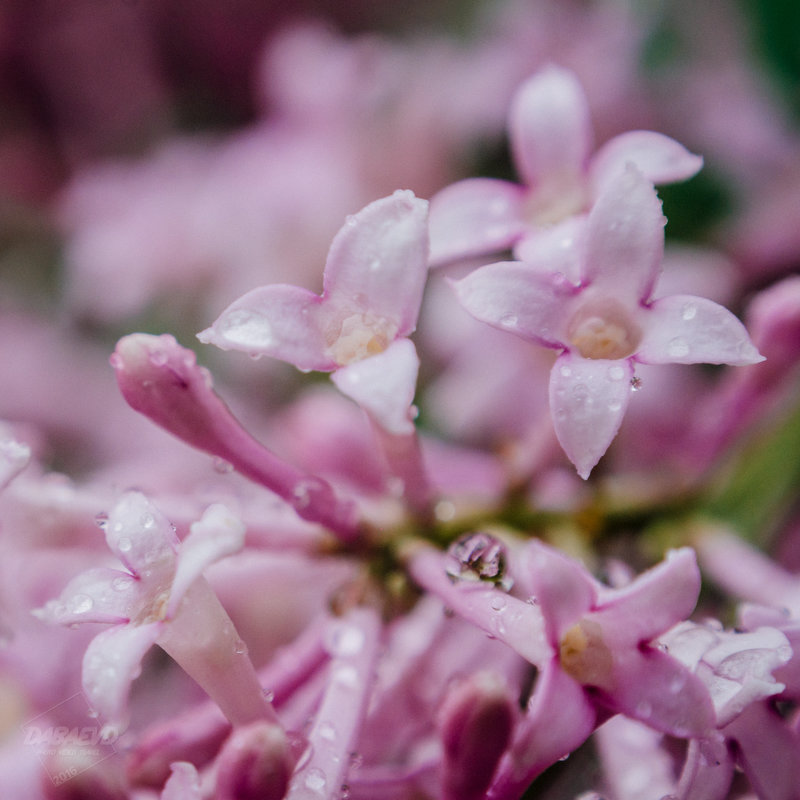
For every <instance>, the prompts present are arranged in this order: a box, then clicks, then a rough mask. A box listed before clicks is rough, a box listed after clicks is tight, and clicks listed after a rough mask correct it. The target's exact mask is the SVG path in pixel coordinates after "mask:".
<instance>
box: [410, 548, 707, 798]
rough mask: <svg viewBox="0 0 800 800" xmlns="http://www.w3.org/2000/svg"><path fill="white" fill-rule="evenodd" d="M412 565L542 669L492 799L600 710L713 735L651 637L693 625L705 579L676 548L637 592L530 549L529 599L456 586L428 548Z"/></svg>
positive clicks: (683, 680)
mask: <svg viewBox="0 0 800 800" xmlns="http://www.w3.org/2000/svg"><path fill="white" fill-rule="evenodd" d="M409 568H410V571H411V574H412V576H413V577H414V578H415V580H417V581H418V582H419V583H420V585H422V586H423V587H424V588H425V589H427V590H428V591H430V592H433V593H435V594H436V595H438V596H439V597H440V598H441V599H442V600H443V601H444V602H445V603H446V604H447V605H448V606H449V607H450V608H452V609H453V611H454V612H455V613H456V614H459V615H461V616H463V617H465V618H466V619H468V620H470V621H471V622H473V623H474V624H476V625H478V626H479V627H480V628H482V629H483V630H485V631H486V632H487V633H489V634H490V635H492V636H495V637H496V638H498V639H499V640H500V641H502V642H505V643H506V644H507V645H509V646H510V647H511V648H513V649H514V650H516V651H517V652H518V653H519V654H520V655H521V656H523V658H525V659H527V660H528V661H530V662H531V663H533V664H535V665H536V666H537V667H538V669H539V676H538V678H537V684H536V686H535V687H534V692H533V694H532V696H531V698H530V700H529V702H528V709H527V715H526V716H525V717H524V718H523V720H522V721H521V722H520V724H519V725H518V726H517V729H516V731H515V734H514V738H513V741H512V743H511V746H510V747H509V750H508V751H507V753H506V755H505V756H504V759H503V761H502V762H501V764H500V767H499V769H498V772H497V773H496V775H495V777H494V780H493V784H492V788H491V790H490V792H489V796H490V797H492V798H496V799H497V800H500V798H512V797H517V796H519V794H520V793H521V792H522V791H523V790H524V788H525V787H526V786H527V785H528V783H530V781H531V780H532V779H533V778H534V777H535V776H536V775H538V774H539V773H540V772H542V771H543V770H544V769H545V768H546V767H548V766H550V765H551V764H553V763H554V762H555V761H557V760H558V759H559V758H561V757H562V756H564V755H565V754H568V753H569V752H571V750H573V749H574V748H575V747H577V746H578V745H579V744H581V743H582V742H583V741H584V740H585V739H586V738H587V737H588V736H589V734H590V733H591V732H592V730H593V729H594V727H595V725H596V723H597V719H598V714H599V713H601V710H605V711H611V712H618V713H623V714H625V715H626V716H629V717H631V718H633V719H639V720H641V721H643V722H645V723H646V724H648V725H649V726H651V727H653V728H655V729H657V730H660V731H663V732H666V733H670V734H672V735H674V736H680V737H688V736H693V735H694V736H697V735H703V734H706V733H708V732H710V731H711V730H713V727H714V713H713V709H712V706H711V701H710V698H709V696H708V690H707V689H706V687H705V685H704V684H703V682H702V681H701V680H700V679H699V678H698V677H697V676H695V675H693V674H692V673H691V671H690V670H688V669H687V668H686V667H685V666H684V665H683V664H681V663H680V662H678V661H677V660H676V659H674V658H672V657H671V656H670V655H668V654H667V653H665V652H663V650H662V649H661V648H660V647H659V646H658V642H657V641H655V640H656V639H657V638H658V637H659V636H661V634H663V633H664V632H665V631H667V630H669V629H670V628H671V627H672V626H674V625H675V624H676V623H678V622H680V621H682V620H684V619H686V617H687V616H688V615H689V614H690V613H691V611H692V609H693V608H694V605H695V603H696V601H697V596H698V593H699V589H700V574H699V571H698V569H697V565H696V562H695V557H694V553H693V552H692V551H691V550H689V549H688V548H686V549H683V550H677V551H673V552H671V553H670V554H668V556H667V559H666V560H665V561H664V562H663V563H661V564H659V565H657V566H656V567H654V568H653V569H651V570H650V571H648V572H647V573H645V574H643V575H641V576H640V577H639V578H637V579H636V580H634V581H633V582H632V583H631V584H629V585H627V586H625V587H623V588H621V589H610V588H608V587H605V586H602V585H601V584H599V583H598V582H597V581H596V580H595V579H594V578H592V576H591V575H590V574H589V573H588V572H587V571H586V570H585V569H584V568H583V567H581V566H580V565H579V564H577V563H575V562H574V561H572V560H571V559H569V558H567V557H566V556H564V555H563V554H561V553H559V552H558V551H556V550H553V549H551V548H549V547H547V546H545V545H543V544H541V543H539V542H535V541H534V542H531V543H530V544H529V545H528V546H527V548H526V549H525V551H524V555H523V558H522V560H521V562H520V563H519V564H518V565H517V568H516V569H515V570H514V576H515V580H516V584H515V585H516V586H517V587H519V588H521V589H522V590H523V591H524V592H526V593H529V594H530V596H531V597H532V598H533V601H534V602H533V603H527V602H525V601H523V600H520V599H518V598H517V597H513V596H507V595H505V594H504V593H503V592H501V591H500V590H498V589H494V588H487V587H486V584H481V583H476V582H456V583H455V584H454V583H452V582H451V580H450V579H448V577H447V574H446V566H445V559H444V558H443V557H442V556H441V555H440V554H438V553H436V552H435V551H433V550H432V549H429V548H423V549H421V550H419V551H418V552H417V553H415V554H413V555H412V556H411V560H410V564H409Z"/></svg>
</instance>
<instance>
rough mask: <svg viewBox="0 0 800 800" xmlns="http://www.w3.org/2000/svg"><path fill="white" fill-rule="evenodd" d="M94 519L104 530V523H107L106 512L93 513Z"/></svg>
mask: <svg viewBox="0 0 800 800" xmlns="http://www.w3.org/2000/svg"><path fill="white" fill-rule="evenodd" d="M94 521H95V522H96V523H97V525H98V526H99V527H100V528H102V529H103V530H105V528H106V525H108V514H106V513H105V512H102V511H101V512H100V513H99V514H95V517H94Z"/></svg>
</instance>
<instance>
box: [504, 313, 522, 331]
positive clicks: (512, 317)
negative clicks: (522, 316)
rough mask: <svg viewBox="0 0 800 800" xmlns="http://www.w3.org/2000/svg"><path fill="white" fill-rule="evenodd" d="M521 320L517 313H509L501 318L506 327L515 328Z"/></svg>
mask: <svg viewBox="0 0 800 800" xmlns="http://www.w3.org/2000/svg"><path fill="white" fill-rule="evenodd" d="M518 322H519V317H518V316H517V315H516V314H507V315H506V316H505V317H502V318H501V319H500V324H501V325H502V326H503V327H504V328H515V327H516V326H517V323H518Z"/></svg>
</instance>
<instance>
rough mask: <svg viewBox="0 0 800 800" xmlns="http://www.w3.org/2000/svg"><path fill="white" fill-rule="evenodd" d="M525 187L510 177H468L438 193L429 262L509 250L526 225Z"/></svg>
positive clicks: (434, 200) (432, 216)
mask: <svg viewBox="0 0 800 800" xmlns="http://www.w3.org/2000/svg"><path fill="white" fill-rule="evenodd" d="M525 196H526V191H525V189H524V188H523V187H522V186H518V185H517V184H514V183H509V182H508V181H501V180H496V179H494V178H467V179H466V180H463V181H459V182H458V183H454V184H452V185H450V186H448V187H446V188H445V189H442V190H441V191H440V192H438V193H437V194H435V195H434V196H433V198H432V199H431V213H430V237H431V250H430V264H431V266H432V267H438V266H440V265H441V264H445V263H447V262H448V261H455V260H456V259H460V258H468V257H470V256H478V255H483V254H485V253H494V252H498V251H501V250H506V249H507V248H509V247H511V245H512V244H513V243H514V241H515V240H516V239H517V238H518V237H519V236H521V235H522V233H523V232H524V231H525V229H526V228H527V225H526V223H525V221H524V219H523V202H524V200H525Z"/></svg>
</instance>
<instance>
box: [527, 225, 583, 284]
mask: <svg viewBox="0 0 800 800" xmlns="http://www.w3.org/2000/svg"><path fill="white" fill-rule="evenodd" d="M586 219H587V217H586V215H585V214H580V215H578V216H574V217H569V218H568V219H566V220H564V221H563V222H560V223H558V224H556V225H552V226H547V227H542V228H536V229H535V230H534V231H532V232H531V233H529V234H527V235H525V236H523V237H522V238H521V239H520V240H519V241H518V242H517V243H516V244H515V245H514V258H515V259H517V260H518V261H524V262H525V263H526V264H530V265H531V266H535V267H542V268H544V269H547V270H550V271H551V272H560V273H562V274H563V275H565V276H566V278H567V280H569V281H571V282H572V283H575V284H578V283H580V280H581V266H582V265H583V263H584V260H585V257H586V255H585V247H586Z"/></svg>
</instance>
